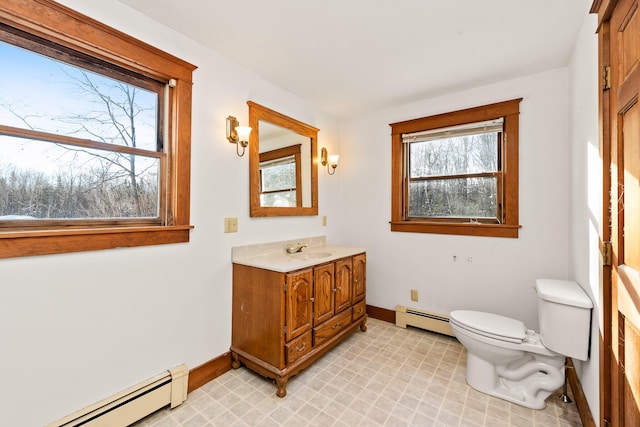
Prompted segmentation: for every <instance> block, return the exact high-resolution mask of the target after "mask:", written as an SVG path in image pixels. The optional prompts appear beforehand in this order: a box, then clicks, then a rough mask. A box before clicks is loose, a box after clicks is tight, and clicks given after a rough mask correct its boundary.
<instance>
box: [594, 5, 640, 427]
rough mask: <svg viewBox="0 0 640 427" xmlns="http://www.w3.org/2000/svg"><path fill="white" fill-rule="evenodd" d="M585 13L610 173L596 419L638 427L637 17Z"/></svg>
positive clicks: (600, 8)
mask: <svg viewBox="0 0 640 427" xmlns="http://www.w3.org/2000/svg"><path fill="white" fill-rule="evenodd" d="M592 11H597V12H598V13H599V17H600V27H599V30H598V31H599V43H600V52H599V56H600V64H601V66H602V70H603V72H604V75H605V79H604V80H603V82H601V89H602V92H601V93H602V95H601V97H600V100H601V119H602V130H603V133H602V139H603V145H602V147H603V152H602V157H603V166H604V168H605V169H604V170H605V171H610V175H609V176H606V175H605V178H604V183H605V186H604V188H603V190H604V194H605V198H604V200H608V201H609V203H608V209H605V210H604V212H605V213H606V215H605V218H607V217H608V219H609V222H608V223H609V224H610V227H611V228H610V229H609V230H605V231H604V232H603V239H605V240H606V239H607V237H608V236H610V239H611V252H612V253H611V266H610V268H609V267H608V266H606V267H605V268H604V269H603V274H604V275H605V276H604V279H603V288H602V289H603V291H602V293H603V295H602V304H603V308H602V312H603V318H602V320H603V330H602V340H603V342H602V344H603V345H602V351H601V358H602V363H601V369H602V375H601V406H602V408H601V413H602V416H601V420H600V421H601V424H602V425H607V422H610V423H611V425H613V426H620V427H626V426H640V411H639V409H638V408H639V406H640V405H639V403H640V279H639V276H638V274H639V272H640V105H639V104H638V93H639V89H640V12H639V11H638V0H618V1H614V0H611V1H608V2H600V1H596V3H594V7H593V8H592ZM607 67H609V68H607ZM607 74H608V76H607ZM607 77H608V78H607ZM606 223H607V222H605V224H606ZM603 247H605V248H606V247H607V244H606V242H605V244H604V245H603ZM605 255H606V253H605ZM606 258H608V256H605V259H606Z"/></svg>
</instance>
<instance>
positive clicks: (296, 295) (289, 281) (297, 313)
mask: <svg viewBox="0 0 640 427" xmlns="http://www.w3.org/2000/svg"><path fill="white" fill-rule="evenodd" d="M286 286H287V287H286V294H287V296H286V307H285V322H286V333H285V337H286V341H290V340H291V339H293V338H295V337H298V336H300V335H302V334H303V333H305V332H306V331H308V330H310V329H311V322H312V321H313V312H312V298H313V270H311V269H309V270H304V271H300V272H296V273H291V274H287V278H286Z"/></svg>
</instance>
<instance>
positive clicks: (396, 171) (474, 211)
mask: <svg viewBox="0 0 640 427" xmlns="http://www.w3.org/2000/svg"><path fill="white" fill-rule="evenodd" d="M519 102H520V99H517V100H514V101H507V102H504V103H499V104H492V105H488V106H483V107H477V108H472V109H468V110H461V111H455V112H452V113H447V114H441V115H437V116H430V117H424V118H421V119H416V120H411V121H407V122H401V123H395V124H392V125H391V127H392V141H393V153H392V155H393V164H392V165H393V166H392V174H393V175H392V186H393V187H392V189H393V190H392V204H393V206H392V220H391V230H392V231H408V232H423V233H440V234H464V235H481V236H496V237H517V236H518V229H519V227H520V226H519V225H518V165H517V162H518V114H519Z"/></svg>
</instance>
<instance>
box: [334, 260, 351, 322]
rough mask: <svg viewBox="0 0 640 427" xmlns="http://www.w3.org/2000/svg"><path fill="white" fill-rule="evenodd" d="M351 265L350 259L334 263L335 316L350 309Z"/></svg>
mask: <svg viewBox="0 0 640 427" xmlns="http://www.w3.org/2000/svg"><path fill="white" fill-rule="evenodd" d="M352 280H353V263H352V261H351V258H346V259H341V260H339V261H336V302H335V304H336V309H335V312H336V314H337V313H339V312H341V311H343V310H346V309H347V308H349V307H351V281H352Z"/></svg>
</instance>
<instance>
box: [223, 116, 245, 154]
mask: <svg viewBox="0 0 640 427" xmlns="http://www.w3.org/2000/svg"><path fill="white" fill-rule="evenodd" d="M250 134H251V128H250V127H249V126H240V123H239V122H238V119H236V118H235V117H233V116H229V117H227V139H228V140H229V142H230V143H232V144H236V154H237V155H238V157H242V156H244V150H245V148H247V145H249V135H250ZM239 147H242V153H240V151H239Z"/></svg>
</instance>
